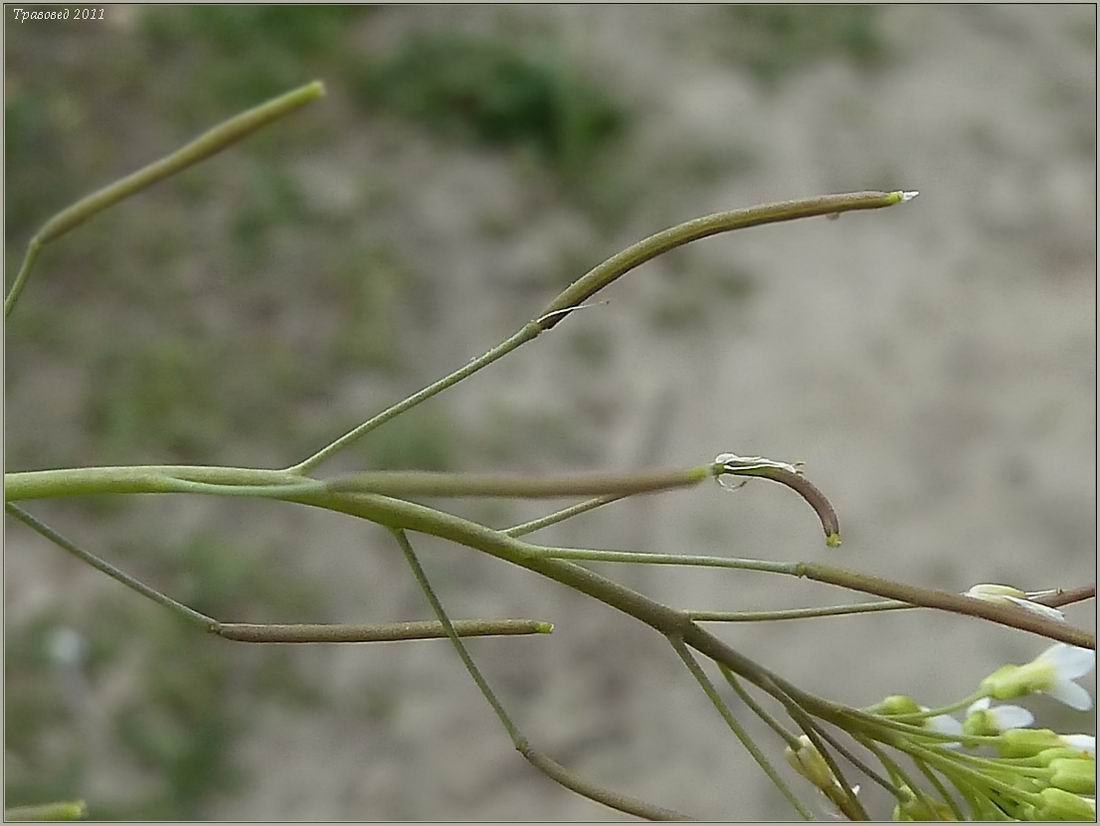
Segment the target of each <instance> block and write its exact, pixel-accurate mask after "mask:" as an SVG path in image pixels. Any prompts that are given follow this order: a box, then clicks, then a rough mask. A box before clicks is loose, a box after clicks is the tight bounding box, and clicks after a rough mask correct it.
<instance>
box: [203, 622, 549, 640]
mask: <svg viewBox="0 0 1100 826" xmlns="http://www.w3.org/2000/svg"><path fill="white" fill-rule="evenodd" d="M453 628H454V631H455V633H456V634H457V635H458V636H460V637H507V636H517V635H525V634H549V633H551V632H552V631H553V630H554V626H553V625H552V624H551V623H549V622H542V621H539V620H529V619H502V620H492V619H489V620H482V619H477V620H454V621H453ZM214 632H215V633H216V634H217V635H218V636H219V637H224V638H225V639H227V640H235V641H237V642H255V643H344V642H402V641H406V640H439V639H447V637H448V636H449V633H448V631H447V629H446V628H444V627H443V624H442V623H440V622H437V621H434V620H412V621H409V622H386V623H376V624H371V625H351V624H346V623H331V624H330V623H301V624H293V625H287V624H276V623H266V624H263V625H256V624H252V623H243V622H221V623H218V626H217V628H215V629H214Z"/></svg>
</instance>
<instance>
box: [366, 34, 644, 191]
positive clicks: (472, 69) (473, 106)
mask: <svg viewBox="0 0 1100 826" xmlns="http://www.w3.org/2000/svg"><path fill="white" fill-rule="evenodd" d="M356 89H357V91H358V93H359V95H360V97H361V99H362V101H363V102H364V104H365V105H368V106H374V107H380V108H382V109H385V110H387V111H390V112H392V113H394V114H396V115H399V116H401V117H404V118H408V119H409V120H411V121H413V122H415V123H419V124H421V125H423V126H425V127H426V128H428V129H429V130H430V131H431V132H432V133H433V134H439V135H443V136H447V137H451V138H456V139H462V140H469V141H472V142H475V143H479V144H483V145H486V146H491V147H498V148H516V149H524V150H529V151H531V152H533V153H534V154H535V155H536V156H537V157H539V158H540V159H541V160H542V161H544V162H545V163H546V164H547V165H549V166H550V167H551V168H552V169H554V170H556V171H559V172H562V173H565V174H573V173H578V172H580V171H582V170H584V169H586V168H587V167H589V166H590V165H591V164H592V163H593V162H594V161H595V160H596V158H597V157H598V156H599V154H600V153H601V152H602V151H604V150H605V149H606V148H607V147H608V145H609V144H611V142H612V141H613V140H614V139H615V138H616V137H617V136H619V135H620V134H621V132H622V130H623V128H624V126H625V123H626V114H625V112H623V111H622V110H621V109H620V108H619V107H618V106H617V105H616V104H615V103H614V102H613V100H612V99H611V97H610V95H609V94H607V93H606V92H605V91H603V90H602V89H601V88H600V87H599V86H597V85H595V84H594V83H593V82H592V81H591V80H589V79H587V78H585V77H584V76H582V75H580V74H579V73H577V72H575V71H573V70H570V69H568V68H566V67H565V66H563V65H561V64H560V62H558V61H552V60H549V59H543V60H540V59H536V58H533V57H531V56H530V55H529V54H527V53H525V52H521V51H519V50H517V49H515V48H513V47H512V46H510V45H508V44H507V43H506V42H504V41H497V40H489V39H476V38H465V37H455V36H453V35H439V34H436V35H421V36H417V37H414V38H410V39H409V40H407V41H406V42H404V43H403V44H401V46H400V47H399V48H398V49H397V50H396V51H395V52H394V53H393V54H392V55H389V56H388V57H386V58H384V59H381V60H377V61H372V62H368V63H366V64H364V66H363V67H362V68H361V69H360V71H359V73H358V79H357V83H356Z"/></svg>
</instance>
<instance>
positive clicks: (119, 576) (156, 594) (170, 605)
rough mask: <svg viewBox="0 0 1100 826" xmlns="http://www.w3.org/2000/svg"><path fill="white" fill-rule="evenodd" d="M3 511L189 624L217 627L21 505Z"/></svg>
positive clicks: (210, 620)
mask: <svg viewBox="0 0 1100 826" xmlns="http://www.w3.org/2000/svg"><path fill="white" fill-rule="evenodd" d="M4 510H5V511H7V513H8V515H10V516H13V517H15V518H16V519H18V520H19V521H20V522H22V523H23V524H24V525H26V526H27V527H28V528H30V529H31V530H32V531H34V532H35V533H38V534H40V535H42V536H44V537H45V538H46V539H48V540H50V541H51V542H53V543H54V544H55V545H57V546H58V547H60V548H64V549H65V550H66V551H68V552H69V553H70V554H72V555H73V556H75V557H76V558H77V559H79V560H80V561H81V562H83V563H85V564H86V565H90V566H92V567H93V568H95V569H96V570H97V571H100V572H102V573H104V574H106V575H107V576H109V577H110V578H111V579H113V580H115V581H116V582H121V583H122V584H123V585H125V586H126V587H127V588H129V589H130V590H132V591H136V592H137V593H139V594H141V595H142V596H143V597H145V598H147V599H151V600H152V601H153V602H156V603H158V604H159V605H163V606H164V607H165V608H167V609H168V610H169V611H171V612H172V613H174V614H175V615H176V616H178V617H181V618H183V619H184V620H186V621H187V622H189V623H191V624H192V625H196V626H198V627H199V628H202V629H203V630H204V631H212V630H214V629H215V628H216V627H217V626H218V621H217V620H216V619H213V618H212V617H208V616H206V614H201V613H199V612H198V611H196V610H195V609H193V608H188V607H187V606H186V605H184V604H183V603H182V602H176V600H174V599H172V598H171V597H170V596H167V595H166V594H162V593H161V592H160V591H158V590H156V589H155V588H151V587H149V586H148V585H146V584H145V583H144V582H141V581H140V580H138V579H135V578H134V577H132V576H130V575H129V574H128V573H126V572H125V571H122V570H119V569H118V568H116V567H115V566H114V565H112V564H111V563H109V562H107V561H106V560H103V559H100V558H99V557H98V556H96V555H95V554H93V553H90V552H89V551H86V550H84V549H83V548H81V547H79V546H77V545H76V544H75V543H73V542H70V541H69V540H68V539H66V538H65V537H63V536H62V535H61V534H59V533H58V532H57V531H55V530H54V529H53V528H51V527H50V526H49V525H46V524H45V523H44V522H40V521H39V520H38V519H36V518H34V517H33V516H31V515H30V514H29V513H27V512H26V511H25V510H23V509H22V508H20V507H18V506H16V505H12V504H11V503H8V504H6V505H4Z"/></svg>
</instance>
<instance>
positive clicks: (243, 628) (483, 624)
mask: <svg viewBox="0 0 1100 826" xmlns="http://www.w3.org/2000/svg"><path fill="white" fill-rule="evenodd" d="M5 510H7V512H8V513H9V514H10V515H11V516H13V517H15V518H16V519H18V520H19V521H20V522H22V523H23V524H25V525H26V526H27V527H29V528H30V529H31V530H33V531H35V532H36V533H38V534H40V535H42V536H43V537H45V538H46V539H48V540H50V541H51V542H53V543H54V544H55V545H57V546H59V547H61V548H63V549H64V550H66V551H68V552H69V553H70V554H72V555H73V556H75V557H76V558H77V559H79V560H80V561H81V562H84V563H85V564H87V565H90V566H91V567H93V568H95V569H96V570H97V571H100V572H102V573H105V574H107V576H109V577H111V579H114V580H115V581H117V582H121V583H122V584H123V585H125V586H126V587H127V588H129V589H131V590H132V591H136V592H137V593H139V594H141V595H142V596H143V597H145V598H147V599H150V600H152V601H153V602H156V603H157V604H159V605H163V606H164V607H165V608H168V609H169V610H170V611H172V612H173V613H174V614H176V615H177V616H179V617H182V618H183V619H184V620H186V621H187V622H190V623H191V624H192V625H196V626H198V627H199V628H201V629H202V630H203V631H206V632H208V633H211V634H217V635H218V636H219V637H224V638H225V639H227V640H235V641H238V642H256V643H306V642H319V643H335V642H395V641H398V640H430V639H440V638H444V637H446V636H447V631H446V629H444V627H443V626H442V625H441V624H440V623H438V622H433V621H411V622H391V623H381V624H373V625H352V624H343V623H320V624H318V623H302V624H289V625H288V624H279V623H265V624H255V623H242V622H220V621H219V620H216V619H214V618H213V617H208V616H206V615H205V614H202V613H200V612H198V611H196V610H195V609H193V608H190V607H188V606H187V605H184V604H183V603H182V602H177V601H176V600H174V599H172V598H171V597H170V596H168V595H167V594H164V593H161V592H160V591H158V590H157V589H156V588H153V587H152V586H150V585H147V584H146V583H144V582H142V581H141V580H139V579H137V578H136V577H133V576H131V575H130V574H128V573H126V572H125V571H122V570H120V569H119V568H116V567H115V566H114V565H112V564H111V563H109V562H107V561H106V560H104V559H101V558H100V557H98V556H96V555H95V554H93V553H92V552H90V551H87V550H85V549H84V548H81V547H80V546H78V545H77V544H76V543H74V542H72V541H71V540H69V539H66V538H65V537H64V536H62V535H61V534H59V533H58V532H57V531H55V530H54V529H53V528H51V527H50V526H49V525H46V524H45V523H44V522H42V521H40V520H38V519H36V518H35V517H34V516H32V515H31V514H29V513H27V512H26V511H25V510H23V509H22V508H19V507H17V506H16V505H12V504H8V505H6V506H5ZM454 627H455V631H456V633H457V634H458V635H459V636H460V637H486V636H512V635H517V634H549V633H550V632H551V631H552V630H553V625H551V624H550V623H548V622H540V621H537V620H528V619H505V620H456V621H455V624H454Z"/></svg>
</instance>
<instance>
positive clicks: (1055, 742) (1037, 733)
mask: <svg viewBox="0 0 1100 826" xmlns="http://www.w3.org/2000/svg"><path fill="white" fill-rule="evenodd" d="M1061 745H1062V738H1060V737H1059V736H1058V735H1057V734H1055V733H1054V732H1053V731H1051V730H1050V729H1048V728H1017V729H1010V730H1009V731H1006V732H1003V733H1002V734H1001V736H1000V738H998V742H997V744H996V746H997V751H999V752H1000V753H1001V757H1034V756H1035V755H1036V754H1038V753H1039V752H1041V751H1043V750H1044V749H1049V748H1054V747H1056V746H1057V747H1060V746H1061Z"/></svg>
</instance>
